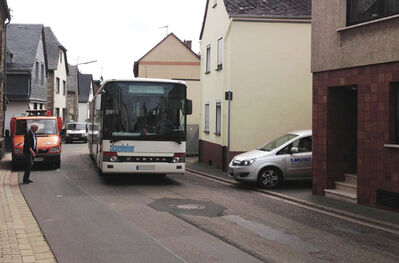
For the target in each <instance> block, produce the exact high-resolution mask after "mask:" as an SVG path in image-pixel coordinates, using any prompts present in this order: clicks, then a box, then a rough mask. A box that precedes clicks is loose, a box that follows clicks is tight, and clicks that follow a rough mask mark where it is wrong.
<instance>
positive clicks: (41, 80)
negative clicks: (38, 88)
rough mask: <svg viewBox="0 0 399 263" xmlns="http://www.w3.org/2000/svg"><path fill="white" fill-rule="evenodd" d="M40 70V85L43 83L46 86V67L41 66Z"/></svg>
mask: <svg viewBox="0 0 399 263" xmlns="http://www.w3.org/2000/svg"><path fill="white" fill-rule="evenodd" d="M40 70H41V74H40V83H42V85H43V84H44V65H43V64H40Z"/></svg>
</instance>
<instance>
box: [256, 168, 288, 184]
mask: <svg viewBox="0 0 399 263" xmlns="http://www.w3.org/2000/svg"><path fill="white" fill-rule="evenodd" d="M282 181H283V176H282V173H281V171H280V170H279V169H277V168H274V167H266V168H263V169H262V170H261V171H260V172H259V175H258V185H259V186H261V187H263V188H268V189H271V188H276V187H278V186H280V185H281V183H282Z"/></svg>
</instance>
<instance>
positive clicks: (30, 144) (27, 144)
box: [23, 123, 39, 184]
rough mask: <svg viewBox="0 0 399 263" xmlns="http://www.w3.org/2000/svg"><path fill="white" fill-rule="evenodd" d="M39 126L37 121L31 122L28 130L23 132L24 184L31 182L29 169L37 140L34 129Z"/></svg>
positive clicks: (34, 154)
mask: <svg viewBox="0 0 399 263" xmlns="http://www.w3.org/2000/svg"><path fill="white" fill-rule="evenodd" d="M38 128H39V126H38V125H37V123H32V125H31V126H30V130H29V131H28V132H27V133H26V134H25V139H24V157H25V173H24V180H23V182H24V184H29V183H33V181H32V180H30V179H29V176H30V170H31V169H32V166H33V159H34V158H35V156H36V151H37V140H36V131H37V129H38Z"/></svg>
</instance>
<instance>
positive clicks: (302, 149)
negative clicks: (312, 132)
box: [286, 136, 312, 179]
mask: <svg viewBox="0 0 399 263" xmlns="http://www.w3.org/2000/svg"><path fill="white" fill-rule="evenodd" d="M289 147H290V148H296V149H298V153H293V154H288V155H286V168H287V172H286V176H287V178H289V179H302V178H312V137H311V136H308V137H303V138H300V139H298V140H296V141H294V142H293V143H292V144H291V145H290V146H289Z"/></svg>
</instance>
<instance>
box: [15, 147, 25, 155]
mask: <svg viewBox="0 0 399 263" xmlns="http://www.w3.org/2000/svg"><path fill="white" fill-rule="evenodd" d="M23 153H24V150H22V149H20V148H14V154H23Z"/></svg>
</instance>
